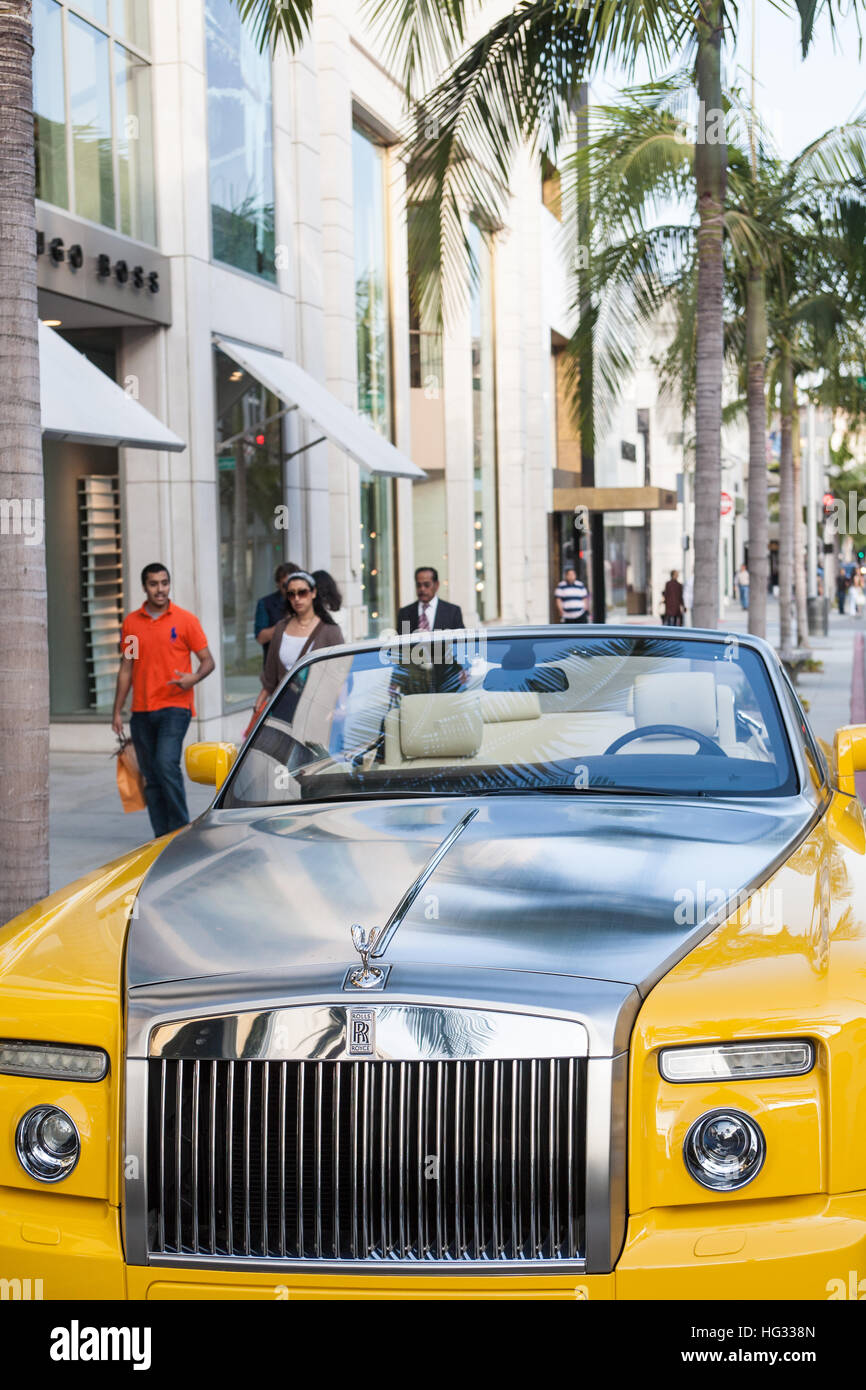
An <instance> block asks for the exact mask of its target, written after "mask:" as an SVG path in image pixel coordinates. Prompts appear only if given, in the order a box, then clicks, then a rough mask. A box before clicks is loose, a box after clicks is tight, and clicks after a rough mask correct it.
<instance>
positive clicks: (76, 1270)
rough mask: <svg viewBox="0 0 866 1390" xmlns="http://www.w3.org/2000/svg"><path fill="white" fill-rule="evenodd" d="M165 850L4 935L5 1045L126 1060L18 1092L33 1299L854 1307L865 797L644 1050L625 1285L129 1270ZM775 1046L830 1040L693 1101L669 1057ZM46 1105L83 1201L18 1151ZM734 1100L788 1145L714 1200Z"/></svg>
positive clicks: (18, 1081)
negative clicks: (60, 1115)
mask: <svg viewBox="0 0 866 1390" xmlns="http://www.w3.org/2000/svg"><path fill="white" fill-rule="evenodd" d="M166 843H167V841H166V840H163V841H157V842H154V843H153V844H151V845H148V846H146V847H144V848H143V849H141V850H138V851H136V852H134V853H133V854H130V855H127V856H125V857H124V858H122V859H120V860H117V861H116V862H115V863H114V864H111V865H109V866H108V867H107V868H106V869H104V870H101V871H99V872H98V873H95V874H91V875H89V876H88V877H87V878H85V879H82V880H80V881H79V882H78V883H76V884H73V885H72V886H71V888H67V889H65V890H64V891H63V892H62V893H58V894H55V895H54V896H53V897H51V898H48V899H46V900H45V901H44V902H42V903H40V904H37V905H36V906H35V907H34V908H32V909H31V910H30V911H29V912H27V913H25V914H23V915H22V916H21V917H19V918H17V919H16V920H15V921H14V922H12V923H10V924H8V925H7V926H6V927H4V928H3V929H2V930H0V996H2V999H3V1024H2V1034H3V1036H6V1037H17V1038H23V1039H29V1040H33V1041H36V1040H40V1041H56V1042H68V1043H78V1044H90V1045H93V1046H98V1047H101V1048H104V1049H105V1050H106V1051H107V1052H108V1054H109V1057H110V1071H109V1075H108V1077H107V1078H106V1079H105V1080H104V1081H102V1082H97V1083H89V1084H88V1083H81V1082H75V1083H72V1082H60V1081H39V1080H36V1079H34V1078H27V1077H12V1076H3V1077H2V1078H0V1270H2V1271H3V1273H4V1277H5V1278H7V1280H11V1281H13V1282H14V1281H15V1280H18V1281H19V1284H18V1285H15V1287H18V1288H24V1283H23V1282H21V1281H26V1280H30V1281H31V1285H30V1286H29V1287H31V1288H32V1287H33V1281H36V1280H40V1281H42V1282H41V1284H40V1286H39V1287H40V1294H39V1296H41V1297H44V1298H47V1299H48V1298H51V1299H62V1298H68V1299H78V1298H89V1299H103V1298H112V1299H114V1298H123V1297H129V1298H133V1299H144V1298H152V1299H158V1298H204V1299H212V1298H229V1299H233V1298H261V1299H274V1300H278V1301H279V1300H281V1299H299V1298H300V1299H314V1298H315V1299H318V1298H322V1299H343V1298H377V1297H385V1298H389V1299H391V1298H409V1299H429V1298H448V1299H454V1298H476V1299H490V1298H536V1299H548V1298H562V1299H572V1300H573V1299H578V1300H580V1299H590V1300H592V1299H610V1298H615V1297H616V1298H626V1299H629V1298H647V1297H649V1298H666V1299H680V1298H682V1299H688V1298H695V1297H697V1298H761V1297H772V1298H776V1299H778V1298H782V1299H785V1298H790V1299H804V1298H805V1299H812V1298H829V1297H837V1296H838V1297H843V1296H847V1295H845V1294H840V1293H834V1292H833V1290H834V1289H835V1288H837V1283H835V1282H834V1281H842V1284H841V1285H838V1287H843V1286H845V1285H844V1281H845V1280H846V1279H847V1278H848V1272H849V1271H850V1270H855V1271H856V1270H866V1017H864V1015H866V1008H864V1000H866V916H864V906H866V853H864V823H863V815H862V811H861V809H860V807H859V803H857V802H856V800H854V799H852V798H849V797H847V796H843V795H841V794H839V793H837V794H836V795H835V796H834V800H833V804H832V805H831V807H830V808H829V810H828V812H827V813H825V815H824V816H823V818H822V819H821V820H820V821H819V822H818V824H817V826H816V827H815V828H814V829H813V831H812V832H811V833H810V835H809V836H808V837H807V838H806V840H805V841H804V842H803V843H802V844H801V845H800V846H799V847H798V848H797V850H796V851H795V852H794V853H793V854H792V855H791V856H790V858H789V859H788V860H787V862H786V863H785V864H784V865H783V866H782V868H780V869H779V870H778V872H777V873H776V874H775V875H773V877H772V878H771V879H770V880H769V881H768V883H767V884H765V885H764V887H763V889H762V890H761V893H760V894H756V895H755V896H754V897H753V898H752V899H751V900H750V902H749V903H748V904H745V905H744V906H742V907H741V908H740V909H739V910H738V911H737V912H735V913H734V914H733V915H732V916H731V917H729V918H728V919H727V920H726V921H725V922H724V923H723V924H722V925H720V926H719V927H718V928H716V930H715V931H713V932H712V933H711V934H710V935H709V936H708V937H706V938H705V939H704V940H703V942H701V943H700V944H699V945H697V946H696V947H695V948H694V949H693V950H692V951H691V952H690V953H689V954H688V955H687V956H686V957H685V958H684V959H683V960H681V961H680V962H679V964H677V965H675V966H674V967H673V968H672V969H671V970H670V971H669V972H668V973H667V974H666V975H665V976H664V977H663V978H662V980H661V981H660V982H659V983H658V984H657V985H656V987H655V988H654V989H653V990H652V991H651V992H650V994H649V996H648V998H647V999H646V1000H645V1002H644V1004H643V1007H642V1009H641V1011H640V1013H639V1015H638V1019H637V1022H636V1024H635V1028H634V1031H633V1035H632V1039H631V1047H630V1093H629V1171H628V1184H629V1211H630V1216H629V1220H628V1227H627V1233H626V1239H625V1244H624V1248H623V1250H622V1253H621V1255H620V1257H619V1260H618V1262H617V1264H616V1267H615V1269H614V1271H613V1272H612V1273H611V1274H606V1275H575V1276H559V1275H555V1276H554V1275H549V1274H538V1275H533V1274H531V1273H530V1272H528V1271H527V1272H523V1271H521V1272H519V1273H511V1272H508V1273H501V1274H497V1275H495V1276H494V1275H491V1276H484V1277H482V1276H478V1275H475V1274H472V1275H465V1276H464V1275H459V1274H456V1273H455V1274H454V1275H448V1276H441V1277H440V1276H427V1275H416V1274H405V1275H404V1274H402V1272H401V1273H399V1274H397V1273H385V1274H382V1275H377V1276H374V1275H368V1274H366V1273H364V1274H352V1273H349V1274H339V1275H331V1274H318V1273H315V1272H310V1273H307V1272H303V1273H299V1274H297V1275H296V1274H294V1273H291V1274H283V1273H277V1272H274V1273H249V1274H245V1275H243V1276H241V1275H240V1274H239V1272H238V1271H237V1270H231V1271H228V1270H226V1271H220V1270H210V1271H207V1270H204V1269H201V1268H197V1269H191V1268H185V1269H166V1268H143V1267H137V1266H126V1265H125V1262H124V1258H123V1245H122V1230H121V1210H120V1201H121V1190H122V1187H121V1184H122V1176H123V1167H124V1161H125V1159H124V1155H123V1152H122V1134H123V1115H122V1084H121V1083H122V1075H123V1071H122V1068H123V1056H124V1048H123V1006H122V1001H123V994H122V974H123V951H124V941H125V935H126V930H127V926H128V920H129V916H130V913H131V912H134V910H135V909H134V902H135V894H136V891H137V889H138V886H139V884H140V882H141V879H142V877H143V876H144V874H145V873H146V871H147V869H148V868H149V866H150V864H151V863H152V862H153V860H154V859H155V858H156V856H157V855H158V854H159V853H160V851H161V849H162V848H163V847H164V845H165V844H166ZM762 1037H772V1038H782V1037H797V1038H803V1037H806V1038H810V1039H812V1040H813V1042H814V1044H815V1047H816V1064H815V1066H814V1068H813V1070H812V1071H811V1072H809V1073H808V1074H807V1075H806V1076H801V1077H788V1078H775V1079H772V1080H763V1081H737V1082H720V1081H713V1082H709V1083H688V1084H678V1085H674V1084H671V1083H670V1082H667V1081H665V1080H663V1078H662V1077H661V1075H660V1072H659V1065H658V1054H659V1050H660V1049H661V1048H662V1047H671V1046H682V1045H686V1044H696V1043H708V1042H716V1041H720V1040H721V1041H727V1040H734V1039H738V1040H739V1039H760V1038H762ZM45 1100H48V1101H55V1102H57V1103H58V1104H61V1105H63V1107H64V1108H65V1109H67V1110H68V1111H69V1112H70V1114H72V1115H73V1117H74V1118H75V1120H76V1123H78V1125H79V1129H80V1131H81V1136H82V1141H83V1143H82V1156H81V1160H80V1162H79V1164H78V1166H77V1168H76V1169H75V1171H74V1172H73V1174H72V1175H71V1176H70V1177H69V1178H68V1179H67V1180H65V1181H64V1183H63V1184H62V1187H53V1186H51V1187H48V1186H45V1185H42V1184H39V1183H37V1182H35V1181H33V1180H31V1179H30V1178H28V1176H27V1175H26V1174H25V1173H24V1172H23V1170H22V1168H21V1166H20V1164H19V1163H18V1161H17V1158H16V1156H15V1151H14V1137H15V1128H16V1125H17V1122H18V1119H19V1118H20V1116H21V1114H22V1113H23V1111H24V1110H25V1109H27V1108H28V1106H30V1105H32V1104H36V1103H39V1102H42V1101H45ZM719 1105H734V1106H737V1107H740V1108H742V1109H745V1110H748V1111H749V1113H752V1114H755V1115H756V1116H757V1117H758V1119H759V1121H760V1123H761V1125H762V1127H763V1129H764V1131H765V1134H766V1138H767V1159H766V1162H765V1164H764V1167H763V1169H762V1171H761V1172H760V1173H759V1175H758V1176H757V1177H756V1178H755V1180H754V1181H753V1182H752V1183H750V1184H749V1186H748V1187H746V1188H744V1189H742V1190H741V1191H738V1192H733V1193H728V1194H721V1193H711V1192H709V1191H706V1190H704V1189H703V1188H701V1187H699V1186H698V1184H697V1183H696V1182H695V1181H694V1180H693V1179H692V1178H691V1177H690V1176H689V1174H688V1172H687V1170H686V1168H685V1165H684V1163H683V1158H682V1143H683V1138H684V1136H685V1133H686V1130H687V1129H688V1127H689V1125H690V1123H691V1122H692V1120H693V1119H695V1118H696V1117H697V1116H698V1115H699V1114H701V1113H703V1112H704V1111H705V1110H707V1109H710V1108H712V1107H714V1106H719ZM127 1161H137V1156H136V1155H130V1156H127ZM10 1287H11V1286H10ZM845 1287H847V1286H845ZM4 1296H8V1295H7V1294H5V1293H4ZM12 1296H16V1295H15V1294H14V1293H13V1295H12ZM31 1296H33V1295H32V1294H31Z"/></svg>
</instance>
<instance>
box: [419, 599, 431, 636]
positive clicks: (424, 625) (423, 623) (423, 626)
mask: <svg viewBox="0 0 866 1390" xmlns="http://www.w3.org/2000/svg"><path fill="white" fill-rule="evenodd" d="M420 607H421V616H420V618H419V619H418V631H419V632H429V631H430V624H429V622H428V621H427V605H426V604H425V603H422V604H421V605H420Z"/></svg>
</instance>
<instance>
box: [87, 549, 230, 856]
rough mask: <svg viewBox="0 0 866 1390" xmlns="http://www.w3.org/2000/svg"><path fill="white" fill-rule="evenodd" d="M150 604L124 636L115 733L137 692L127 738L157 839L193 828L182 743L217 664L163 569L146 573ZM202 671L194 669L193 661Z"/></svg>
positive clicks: (133, 617) (130, 619) (128, 620)
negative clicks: (197, 690)
mask: <svg viewBox="0 0 866 1390" xmlns="http://www.w3.org/2000/svg"><path fill="white" fill-rule="evenodd" d="M141 586H142V588H143V589H144V593H145V600H144V603H143V604H142V605H141V607H140V608H138V609H136V610H135V612H133V613H128V614H127V616H126V617H125V618H124V620H123V626H122V627H121V630H120V650H121V659H120V670H119V671H118V673H117V690H116V693H115V696H114V713H113V716H112V721H111V727H112V729H113V730H114V732H115V733H116V734H117V736H118V737H119V738H121V737H122V736H123V706H124V705H125V703H126V697H127V695H128V694H129V690H130V687H132V716H131V718H130V721H129V731H130V734H131V735H132V742H133V744H134V745H135V752H136V756H137V757H138V765H139V767H140V769H141V772H142V776H143V777H144V798H145V801H146V802H147V811H148V815H149V816H150V823H151V826H152V827H153V833H154V837H159V836H160V835H167V834H168V832H169V831H170V830H179V829H180V828H181V826H184V825H188V824H189V811H188V810H187V804H186V790H185V788H184V783H183V773H182V772H181V769H180V755H181V749H182V747H183V740H184V735H185V734H186V731H187V729H188V728H189V722H190V719H191V718H192V716H193V715H194V714H195V702H194V700H193V694H192V691H193V686H195V685H198V683H199V681H202V680H204V678H205V676H209V675H210V673H211V671H213V669H214V665H215V663H214V659H213V657H212V656H211V653H210V649H209V648H208V644H207V638H206V637H205V635H204V632H203V631H202V627H201V624H200V623H199V620H198V618H197V617H196V616H195V614H193V613H188V612H187V611H186V609H185V608H178V606H177V605H176V604H174V603H172V601H171V598H170V597H169V593H170V589H171V578H170V576H169V573H168V570H167V569H166V567H165V565H161V564H159V563H156V562H155V563H153V564H150V565H145V567H144V569H143V570H142V572H141ZM193 652H194V653H195V655H196V658H197V660H198V670H197V671H195V672H194V671H193V669H192V659H191V658H192V654H193Z"/></svg>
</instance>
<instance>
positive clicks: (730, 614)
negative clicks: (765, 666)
mask: <svg viewBox="0 0 866 1390" xmlns="http://www.w3.org/2000/svg"><path fill="white" fill-rule="evenodd" d="M719 628H720V629H724V630H726V631H730V632H746V631H747V630H748V613H746V612H745V611H744V610H743V609H742V608H741V607H740V606H739V604H737V606H736V607H734V605H733V604H729V605H728V607H727V609H726V610H725V613H724V614H723V617H722V621H721V622H720V623H719ZM864 632H866V620H864V619H863V618H849V617H848V616H847V615H846V616H840V615H839V613H838V612H836V611H833V612H831V614H830V632H829V635H828V636H827V637H810V638H809V644H810V646H811V649H812V652H813V653H814V655H815V657H816V659H817V660H818V661H820V662H822V663H823V668H824V669H823V670H822V671H804V672H802V674H801V675H800V677H799V679H798V681H797V693H798V695H799V696H800V699H801V700H802V701H803V703H804V705H806V707H807V712H808V717H809V723H810V724H811V726H812V729H813V731H814V733H815V734H817V736H818V738H822V739H825V740H826V741H827V743H830V744H832V742H833V735H834V734H835V732H836V730H837V729H838V728H839V727H840V726H841V725H842V724H850V723H851V722H852V719H851V687H852V678H853V671H854V652H855V649H856V646H857V637H858V634H862V633H864ZM767 640H768V641H769V642H770V644H771V645H772V646H773V647H775V648H776V650H778V647H779V604H778V601H777V600H776V599H773V598H771V599H769V600H768V602H767Z"/></svg>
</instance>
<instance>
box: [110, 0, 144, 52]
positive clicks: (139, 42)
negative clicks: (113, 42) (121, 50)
mask: <svg viewBox="0 0 866 1390" xmlns="http://www.w3.org/2000/svg"><path fill="white" fill-rule="evenodd" d="M148 10H149V5H148V0H112V12H113V15H114V32H115V34H116V35H117V37H118V38H119V39H126V41H127V43H132V44H135V47H136V48H143V49H145V50H147V49H149V48H150V15H149V13H148Z"/></svg>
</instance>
